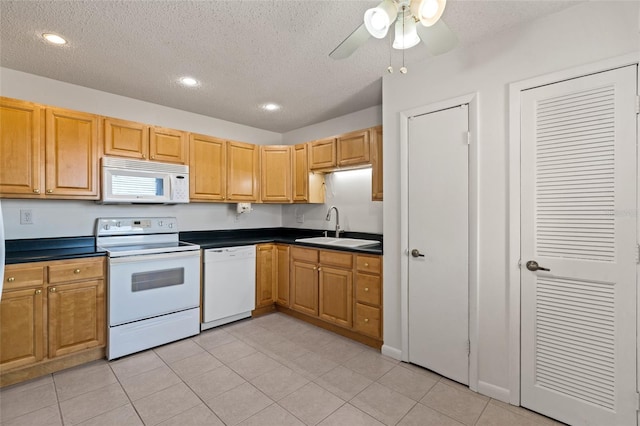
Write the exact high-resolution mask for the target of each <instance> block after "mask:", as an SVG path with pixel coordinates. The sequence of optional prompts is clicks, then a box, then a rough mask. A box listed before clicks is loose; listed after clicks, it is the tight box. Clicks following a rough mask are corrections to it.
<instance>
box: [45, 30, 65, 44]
mask: <svg viewBox="0 0 640 426" xmlns="http://www.w3.org/2000/svg"><path fill="white" fill-rule="evenodd" d="M42 37H43V38H44V39H45V40H47V41H48V42H49V43H52V44H58V45H62V44H67V40H65V39H63V38H62V37H60V36H59V35H57V34H52V33H44V34H42Z"/></svg>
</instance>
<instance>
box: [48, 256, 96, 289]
mask: <svg viewBox="0 0 640 426" xmlns="http://www.w3.org/2000/svg"><path fill="white" fill-rule="evenodd" d="M103 277H104V260H103V259H100V260H95V259H90V260H86V261H78V262H73V263H63V264H60V265H50V266H49V283H51V284H54V283H61V282H66V281H76V280H84V279H88V278H103Z"/></svg>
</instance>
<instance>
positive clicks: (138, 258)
mask: <svg viewBox="0 0 640 426" xmlns="http://www.w3.org/2000/svg"><path fill="white" fill-rule="evenodd" d="M184 257H198V258H199V257H200V250H189V251H176V252H172V253H158V254H140V255H134V256H122V257H112V258H110V259H109V263H110V264H111V265H114V264H118V263H131V262H146V261H153V260H163V259H172V260H173V259H180V258H184Z"/></svg>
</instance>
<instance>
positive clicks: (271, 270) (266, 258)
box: [256, 244, 277, 308]
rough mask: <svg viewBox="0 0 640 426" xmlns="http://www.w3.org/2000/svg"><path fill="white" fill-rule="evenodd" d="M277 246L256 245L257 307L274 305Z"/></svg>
mask: <svg viewBox="0 0 640 426" xmlns="http://www.w3.org/2000/svg"><path fill="white" fill-rule="evenodd" d="M275 255H276V248H275V245H273V244H259V245H257V246H256V308H262V307H265V306H270V305H273V302H274V301H275V295H276V268H277V263H276V259H275Z"/></svg>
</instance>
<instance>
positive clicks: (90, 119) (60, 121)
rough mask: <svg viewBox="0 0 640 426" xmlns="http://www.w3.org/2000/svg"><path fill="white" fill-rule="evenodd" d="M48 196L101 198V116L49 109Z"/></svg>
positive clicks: (47, 129) (47, 121)
mask: <svg viewBox="0 0 640 426" xmlns="http://www.w3.org/2000/svg"><path fill="white" fill-rule="evenodd" d="M46 114H47V118H46V134H47V136H46V165H45V170H46V184H45V188H46V191H45V192H46V195H47V196H50V197H51V198H81V199H92V200H97V199H98V196H99V194H98V133H99V125H98V123H99V117H98V116H96V115H93V114H86V113H83V112H77V111H70V110H64V109H59V108H47V113H46Z"/></svg>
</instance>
